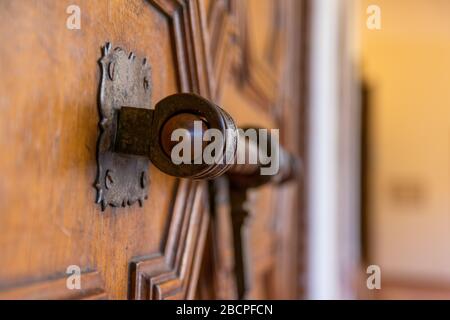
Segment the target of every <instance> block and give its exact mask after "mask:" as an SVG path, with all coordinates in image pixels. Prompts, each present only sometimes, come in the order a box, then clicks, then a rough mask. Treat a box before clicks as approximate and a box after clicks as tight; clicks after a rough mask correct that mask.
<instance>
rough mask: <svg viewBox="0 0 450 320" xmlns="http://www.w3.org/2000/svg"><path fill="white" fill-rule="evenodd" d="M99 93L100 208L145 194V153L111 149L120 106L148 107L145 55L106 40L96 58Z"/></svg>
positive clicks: (148, 74)
mask: <svg viewBox="0 0 450 320" xmlns="http://www.w3.org/2000/svg"><path fill="white" fill-rule="evenodd" d="M99 62H100V65H101V71H102V76H101V83H100V94H99V113H100V122H99V127H100V135H99V138H98V142H97V179H96V182H95V187H96V189H97V200H96V201H97V203H99V204H101V206H102V210H104V209H105V208H106V207H107V206H108V205H111V206H114V207H118V206H123V207H125V206H127V205H132V204H133V203H135V202H139V204H140V205H141V206H142V203H143V201H144V199H146V198H147V197H148V187H149V178H148V169H149V163H150V160H149V158H148V157H145V156H131V155H128V154H122V153H118V152H114V141H115V135H116V132H117V123H118V121H117V117H118V114H119V112H118V111H119V110H120V109H121V108H122V107H123V106H133V107H135V108H142V109H151V89H152V87H151V83H152V82H151V68H150V65H149V64H148V62H147V60H146V59H145V58H137V57H136V56H135V54H133V53H132V52H130V53H127V52H126V51H125V50H123V49H122V48H120V47H116V48H114V49H113V48H112V45H111V44H110V43H106V45H105V46H104V47H103V56H102V58H101V59H100V61H99Z"/></svg>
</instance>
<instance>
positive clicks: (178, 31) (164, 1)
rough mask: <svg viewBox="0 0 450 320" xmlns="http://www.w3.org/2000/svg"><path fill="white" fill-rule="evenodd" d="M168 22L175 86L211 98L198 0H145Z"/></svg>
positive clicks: (182, 90) (183, 90)
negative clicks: (174, 60)
mask: <svg viewBox="0 0 450 320" xmlns="http://www.w3.org/2000/svg"><path fill="white" fill-rule="evenodd" d="M149 2H150V3H152V4H153V5H155V6H156V8H158V9H159V10H160V11H161V12H162V13H163V14H164V15H165V16H166V17H167V18H168V19H169V21H170V27H171V34H172V36H173V45H174V48H173V50H174V53H175V57H176V64H177V66H176V67H177V72H178V79H179V83H178V84H179V89H180V91H181V92H195V93H198V94H200V95H202V96H204V97H206V98H209V97H211V85H210V77H209V72H210V70H209V65H208V62H207V59H206V54H207V53H206V51H205V49H204V39H203V38H202V36H203V35H202V32H201V30H202V28H203V26H202V22H201V19H200V7H199V3H198V2H199V1H198V0H149Z"/></svg>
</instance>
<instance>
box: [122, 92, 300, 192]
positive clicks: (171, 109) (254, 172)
mask: <svg viewBox="0 0 450 320" xmlns="http://www.w3.org/2000/svg"><path fill="white" fill-rule="evenodd" d="M195 122H197V128H196V127H195V126H196V124H195ZM198 124H200V125H198ZM177 129H181V130H183V132H186V133H188V134H189V135H190V138H192V141H193V140H195V139H196V138H197V139H200V141H203V139H202V137H201V135H202V134H203V133H204V132H205V131H206V130H208V129H215V130H217V131H216V132H218V133H220V134H221V136H222V137H223V143H222V148H221V152H222V154H220V155H218V157H216V160H218V161H215V162H214V163H209V164H208V163H204V161H203V159H199V160H200V161H197V162H196V161H195V159H194V152H191V163H181V164H177V163H174V161H172V158H171V153H172V150H173V148H174V146H175V145H176V142H175V141H172V140H173V139H171V135H172V133H173V132H174V130H177ZM196 129H200V130H196ZM244 139H245V137H244V136H243V135H242V131H240V130H238V129H237V127H236V124H235V122H234V120H233V119H232V118H231V116H230V115H229V114H228V113H227V112H225V111H224V110H223V109H221V108H220V107H218V106H217V105H215V104H213V103H212V102H210V101H208V100H206V99H204V98H202V97H201V96H198V95H196V94H191V93H178V94H174V95H171V96H169V97H167V98H164V99H163V100H161V101H159V102H158V103H157V104H156V106H155V109H154V110H150V109H143V108H136V107H122V108H121V109H120V110H119V113H118V117H117V133H116V138H115V143H114V151H115V152H118V153H122V154H128V155H135V156H145V157H148V158H149V159H150V161H151V162H152V163H153V164H154V165H155V166H156V167H157V168H158V169H160V170H161V171H163V172H164V173H166V174H168V175H171V176H176V177H182V178H191V179H214V178H217V177H219V176H221V175H223V174H225V173H229V175H230V176H232V177H233V179H234V180H239V182H240V183H241V184H245V185H249V186H250V185H251V186H257V185H260V184H263V183H266V182H268V181H274V180H275V181H285V180H287V179H289V178H291V177H293V176H294V175H295V173H296V168H297V162H296V158H295V157H293V156H292V155H290V154H289V153H287V152H286V151H285V150H284V149H282V148H280V149H279V156H278V157H279V171H278V173H277V174H276V175H273V176H269V175H267V176H264V175H260V174H259V171H260V168H261V166H264V165H263V164H262V163H261V162H256V163H255V162H253V163H237V162H236V159H245V158H246V157H245V154H247V155H248V157H247V158H249V159H252V158H253V159H258V155H256V154H255V153H257V152H258V148H259V146H258V145H257V142H255V141H252V140H250V141H247V143H245V144H244V145H243V146H242V147H240V144H239V143H240V141H241V143H243V140H244ZM206 146H207V144H206V143H204V142H203V145H202V146H201V149H202V150H203V148H205V147H206ZM201 155H202V154H200V157H201Z"/></svg>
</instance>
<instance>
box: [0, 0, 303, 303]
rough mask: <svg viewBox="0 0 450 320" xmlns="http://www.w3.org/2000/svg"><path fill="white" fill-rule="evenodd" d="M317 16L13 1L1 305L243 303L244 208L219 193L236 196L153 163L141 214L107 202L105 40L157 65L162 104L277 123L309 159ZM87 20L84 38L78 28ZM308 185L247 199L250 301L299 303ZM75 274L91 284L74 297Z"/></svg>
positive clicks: (0, 215) (1, 10) (6, 79)
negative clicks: (308, 32) (236, 236)
mask: <svg viewBox="0 0 450 320" xmlns="http://www.w3.org/2000/svg"><path fill="white" fill-rule="evenodd" d="M74 2H76V3H74ZM73 5H75V6H76V8H75V9H74V7H73ZM77 8H78V9H79V12H78V11H77V10H78V9H77ZM304 8H305V5H304V2H303V1H296V0H283V1H275V0H246V1H243V0H234V1H233V0H216V1H213V0H198V1H197V0H192V1H183V0H153V1H144V0H128V1H119V0H115V1H114V0H98V1H88V0H79V1H71V0H70V1H69V0H67V1H66V0H58V1H55V0H53V1H52V0H39V1H37V0H35V1H33V0H23V1H12V0H10V1H8V0H5V1H1V2H0V39H1V41H2V43H3V45H2V50H1V51H0V71H1V72H0V132H1V135H0V150H1V151H0V152H1V153H0V176H1V177H2V178H1V179H0V248H1V249H0V250H1V253H0V298H18V299H29V298H31V299H33V298H42V299H69V298H70V299H97V298H109V299H129V298H131V299H194V298H237V294H236V275H235V269H234V262H233V253H234V247H233V241H232V237H231V236H230V232H231V231H230V230H231V229H232V225H231V224H232V222H231V221H230V217H229V214H230V210H232V203H231V202H230V201H229V200H230V199H229V198H227V197H222V198H220V197H218V196H217V194H214V190H216V192H218V194H221V195H222V194H225V193H226V191H224V190H228V191H229V189H226V188H225V189H224V188H223V187H220V183H217V184H216V186H215V187H214V186H212V183H208V182H206V181H193V180H189V179H178V178H174V177H171V176H168V175H165V174H163V173H162V172H161V171H159V170H158V169H156V168H155V167H154V166H150V168H149V173H148V175H149V180H150V181H149V183H150V185H149V187H148V198H147V199H146V200H144V201H143V202H142V206H140V205H139V204H138V203H135V204H133V205H127V204H126V203H124V206H119V207H112V206H107V207H106V208H105V210H104V211H102V208H101V206H100V205H99V204H97V203H96V202H95V200H96V192H97V190H96V189H95V181H96V174H97V162H96V148H97V140H98V136H99V120H100V116H99V111H98V110H99V92H100V91H99V90H100V82H101V76H102V75H101V66H100V64H99V60H100V59H101V57H102V50H104V47H105V45H106V43H110V44H111V48H112V49H114V48H116V47H120V48H122V49H123V50H125V51H126V52H127V54H130V53H131V52H133V53H134V54H135V56H136V57H138V58H139V59H143V58H146V59H147V63H148V64H149V65H150V67H151V74H152V81H151V91H152V94H151V103H152V104H154V103H156V102H157V101H159V100H161V99H162V98H164V97H166V96H168V95H170V94H173V93H177V92H195V93H198V94H200V95H202V96H204V97H206V98H208V99H210V100H213V101H215V102H216V103H217V104H218V105H220V106H222V107H223V108H224V109H225V110H227V111H228V112H229V113H230V114H231V116H232V117H233V118H234V119H235V120H236V122H237V124H238V125H239V126H248V125H251V126H258V127H266V128H279V129H280V131H281V137H282V144H283V146H284V147H285V148H287V149H288V150H290V151H291V152H294V153H297V154H299V155H301V154H302V152H303V151H302V150H303V145H302V141H303V138H302V133H303V124H302V112H303V111H302V110H303V105H302V101H303V99H304V97H303V96H302V88H303V85H302V80H303V75H304V74H305V72H304V68H303V67H304V66H303V65H302V61H304V60H303V59H304V56H303V55H302V52H303V44H304V43H305V40H304V38H303V34H304V21H305V19H304V16H305V14H304V12H305V11H304ZM74 14H75V15H76V14H79V18H80V19H79V22H80V23H79V25H78V27H79V28H78V27H77V26H76V25H75V27H68V26H69V25H71V26H72V24H73V23H74V22H76V20H72V19H76V17H75V16H74ZM130 57H132V56H130ZM130 59H131V58H130ZM299 186H300V183H295V182H294V183H290V184H287V185H285V186H282V187H275V186H270V185H269V186H264V187H262V188H258V189H255V190H250V191H249V192H248V193H249V195H248V198H247V202H246V205H247V207H248V208H249V209H248V210H249V212H250V217H249V219H248V220H247V221H246V224H245V226H246V227H245V229H246V231H245V233H246V235H247V243H248V247H249V250H248V251H247V252H248V255H247V256H246V261H247V262H246V268H247V269H248V272H247V273H246V286H247V287H246V293H245V298H269V299H270V298H297V297H299V292H300V291H299V288H301V285H300V284H301V278H300V276H301V273H300V270H301V259H300V258H301V247H300V246H299V243H301V241H300V238H301V237H300V235H301V226H302V223H301V220H302V218H301V210H300V209H301V201H300V200H301V199H302V194H303V193H302V192H301V191H300V188H299ZM212 211H214V212H212ZM77 267H79V268H80V270H81V277H80V285H81V288H80V289H78V288H75V289H73V288H72V289H69V288H68V286H67V279H68V277H69V276H70V275H72V274H73V270H76V268H77ZM73 268H75V269H73ZM75 273H76V272H75ZM210 280H212V281H210Z"/></svg>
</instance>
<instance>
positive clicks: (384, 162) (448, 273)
mask: <svg viewBox="0 0 450 320" xmlns="http://www.w3.org/2000/svg"><path fill="white" fill-rule="evenodd" d="M371 4H376V5H378V6H379V7H380V9H381V19H382V20H381V21H382V26H381V30H369V29H368V28H367V27H366V20H367V13H366V10H365V9H366V8H367V7H368V6H369V5H371ZM358 15H359V19H358V29H359V30H361V31H360V39H359V41H360V48H361V75H362V79H363V80H364V81H365V82H366V84H367V87H368V101H367V113H366V114H367V119H366V120H367V122H366V123H367V125H368V127H367V128H366V129H367V130H368V135H367V141H366V143H367V145H366V150H367V163H366V170H365V172H363V174H366V175H367V177H366V178H367V182H368V189H367V192H368V194H367V203H366V206H367V207H366V209H367V211H366V214H367V217H366V218H367V219H366V227H365V230H366V232H367V237H366V238H367V244H366V251H367V255H366V256H367V261H366V262H367V263H368V264H377V265H379V266H380V267H381V271H382V279H383V281H382V283H383V284H384V288H382V289H381V290H380V294H381V295H383V294H384V297H401V298H410V297H431V296H433V297H444V296H445V297H450V251H449V250H448V244H449V243H450V18H449V15H450V1H447V0H395V1H392V0H377V1H368V0H361V1H360V3H359V9H358Z"/></svg>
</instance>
